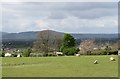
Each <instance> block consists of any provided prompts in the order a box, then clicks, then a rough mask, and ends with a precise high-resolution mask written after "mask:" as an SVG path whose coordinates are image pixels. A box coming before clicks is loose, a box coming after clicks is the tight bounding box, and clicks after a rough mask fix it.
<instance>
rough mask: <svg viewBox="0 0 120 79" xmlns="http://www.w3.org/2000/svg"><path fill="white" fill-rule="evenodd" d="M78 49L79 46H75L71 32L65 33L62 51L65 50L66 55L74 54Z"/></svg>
mask: <svg viewBox="0 0 120 79" xmlns="http://www.w3.org/2000/svg"><path fill="white" fill-rule="evenodd" d="M78 51H79V50H78V48H76V47H75V39H74V37H73V36H72V35H70V34H64V38H63V42H62V46H61V52H63V53H64V54H65V55H74V54H75V53H77V52H78Z"/></svg>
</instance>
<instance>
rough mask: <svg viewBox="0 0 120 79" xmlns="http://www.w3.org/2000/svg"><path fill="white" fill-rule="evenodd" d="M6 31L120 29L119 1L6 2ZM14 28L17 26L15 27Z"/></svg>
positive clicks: (4, 18) (4, 5)
mask: <svg viewBox="0 0 120 79" xmlns="http://www.w3.org/2000/svg"><path fill="white" fill-rule="evenodd" d="M2 7H3V8H2V10H3V11H2V13H3V15H2V17H3V20H2V22H3V31H6V32H21V31H32V30H34V31H35V30H37V31H38V30H44V29H52V30H56V31H62V32H90V33H96V32H99V33H101V32H106V33H107V32H112V33H113V32H117V26H118V25H117V21H118V18H117V17H118V14H117V13H118V12H117V9H118V8H117V3H113V2H100V3H99V2H77V3H76V2H74V3H73V2H61V3H58V2H54V3H52V2H51V3H50V2H39V3H35V2H33V3H29V2H26V3H23V2H21V3H3V4H2ZM13 28H14V29H13Z"/></svg>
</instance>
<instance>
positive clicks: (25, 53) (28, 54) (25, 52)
mask: <svg viewBox="0 0 120 79" xmlns="http://www.w3.org/2000/svg"><path fill="white" fill-rule="evenodd" d="M31 52H32V51H31V49H25V50H24V51H23V53H22V55H23V56H24V57H29V56H30V53H31Z"/></svg>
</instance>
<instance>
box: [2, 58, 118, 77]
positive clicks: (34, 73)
mask: <svg viewBox="0 0 120 79" xmlns="http://www.w3.org/2000/svg"><path fill="white" fill-rule="evenodd" d="M110 57H111V56H80V57H72V56H71V57H39V58H3V59H2V65H3V67H2V70H3V71H2V76H3V77H117V76H118V56H113V57H114V58H116V59H117V60H116V61H115V62H114V61H110V60H109V58H110ZM95 60H98V62H99V64H93V62H94V61H95ZM23 63H24V64H23Z"/></svg>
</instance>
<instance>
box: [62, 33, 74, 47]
mask: <svg viewBox="0 0 120 79" xmlns="http://www.w3.org/2000/svg"><path fill="white" fill-rule="evenodd" d="M72 46H75V39H74V37H73V36H72V35H70V34H64V38H63V47H72Z"/></svg>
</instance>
